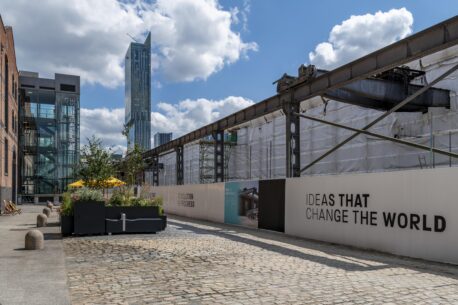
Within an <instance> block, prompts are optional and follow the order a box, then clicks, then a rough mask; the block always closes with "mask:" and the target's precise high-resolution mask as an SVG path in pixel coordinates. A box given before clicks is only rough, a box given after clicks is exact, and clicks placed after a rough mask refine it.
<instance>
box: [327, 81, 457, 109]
mask: <svg viewBox="0 0 458 305" xmlns="http://www.w3.org/2000/svg"><path fill="white" fill-rule="evenodd" d="M422 87H423V86H418V85H411V84H407V85H405V84H403V83H400V82H394V81H389V80H383V79H376V78H368V79H362V80H359V81H356V82H353V83H350V84H348V85H345V86H343V87H341V88H339V89H331V90H328V91H326V93H324V94H323V97H326V98H329V99H332V100H336V101H339V102H344V103H347V104H352V105H357V106H361V107H365V108H372V109H377V110H384V111H386V110H389V109H391V108H392V107H394V106H395V105H396V104H398V103H399V102H401V101H402V100H404V99H405V98H406V97H407V96H409V95H411V94H413V93H415V92H417V91H418V90H420V89H421V88H422ZM428 107H446V108H449V107H450V91H449V90H444V89H438V88H430V89H429V90H428V91H426V92H425V93H424V94H422V95H420V96H418V97H417V98H415V99H414V100H413V101H412V102H410V103H409V104H407V105H405V106H403V107H401V108H400V109H398V111H404V112H410V111H421V112H426V111H428Z"/></svg>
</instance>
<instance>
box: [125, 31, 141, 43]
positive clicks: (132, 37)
mask: <svg viewBox="0 0 458 305" xmlns="http://www.w3.org/2000/svg"><path fill="white" fill-rule="evenodd" d="M126 35H127V36H129V37H130V38H131V39H132V40H133V41H135V42H138V41H137V40H136V39H135V38H134V36H132V35H130V34H129V33H126Z"/></svg>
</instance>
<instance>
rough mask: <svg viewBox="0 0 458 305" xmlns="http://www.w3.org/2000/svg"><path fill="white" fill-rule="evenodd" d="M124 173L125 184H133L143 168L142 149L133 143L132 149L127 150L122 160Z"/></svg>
mask: <svg viewBox="0 0 458 305" xmlns="http://www.w3.org/2000/svg"><path fill="white" fill-rule="evenodd" d="M123 167H124V173H125V174H126V178H127V181H126V182H127V184H128V185H134V184H135V182H136V180H137V176H138V175H139V174H140V173H142V172H143V170H144V169H145V162H144V161H143V149H142V148H141V147H140V146H138V145H137V144H134V147H133V148H132V149H129V150H127V155H126V158H125V159H124V162H123Z"/></svg>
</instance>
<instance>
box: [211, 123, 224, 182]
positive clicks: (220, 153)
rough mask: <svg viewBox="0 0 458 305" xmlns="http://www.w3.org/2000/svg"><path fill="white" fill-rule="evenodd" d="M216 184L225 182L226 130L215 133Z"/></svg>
mask: <svg viewBox="0 0 458 305" xmlns="http://www.w3.org/2000/svg"><path fill="white" fill-rule="evenodd" d="M213 139H214V140H215V142H214V149H213V154H214V171H215V182H224V130H220V131H217V132H215V133H213Z"/></svg>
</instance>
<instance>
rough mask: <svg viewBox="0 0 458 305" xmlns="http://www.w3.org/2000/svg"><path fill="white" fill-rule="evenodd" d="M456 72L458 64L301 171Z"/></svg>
mask: <svg viewBox="0 0 458 305" xmlns="http://www.w3.org/2000/svg"><path fill="white" fill-rule="evenodd" d="M456 70H458V64H457V65H455V66H453V67H452V68H451V69H449V70H447V71H446V72H445V73H444V74H442V75H440V76H439V77H437V78H436V79H435V80H433V81H432V82H431V83H429V84H428V85H427V86H425V87H423V88H421V89H420V90H418V91H417V92H415V93H414V94H412V95H410V96H408V97H407V98H406V99H404V100H403V101H402V102H400V103H399V104H397V105H396V106H394V107H393V108H391V109H390V110H388V111H387V112H385V113H384V114H382V115H381V116H379V117H378V118H376V119H375V120H373V121H372V122H371V123H369V124H368V125H366V126H365V127H363V128H362V129H361V130H359V131H357V132H356V133H354V134H353V135H351V136H350V137H348V138H347V139H345V140H344V141H342V142H340V143H339V144H337V145H336V146H334V147H333V148H331V149H330V150H329V151H327V152H326V153H324V154H323V155H321V156H320V157H318V158H317V159H315V160H314V161H312V162H311V163H310V164H308V165H307V166H305V167H304V168H302V169H301V172H303V171H305V170H307V169H309V168H310V167H312V166H313V165H315V164H316V163H318V162H320V161H321V160H323V159H324V158H326V157H327V156H329V155H330V154H332V153H333V152H334V151H336V150H337V149H339V148H340V147H342V146H343V145H345V144H347V143H348V142H350V141H351V140H353V139H354V138H356V137H357V136H358V135H360V134H361V133H362V132H361V131H362V130H366V129H369V128H371V127H372V126H374V125H375V124H377V123H378V122H380V121H381V120H383V119H384V118H386V117H387V116H389V115H390V114H392V113H393V112H395V111H397V110H398V109H400V108H402V107H403V106H404V105H406V104H408V103H410V102H411V101H413V100H414V99H415V98H417V97H418V96H420V95H421V94H423V93H425V92H426V91H427V90H428V89H429V88H431V87H432V86H434V85H435V84H437V83H438V82H440V81H441V80H443V79H444V78H446V77H447V76H449V75H450V74H452V73H453V72H455V71H456Z"/></svg>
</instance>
